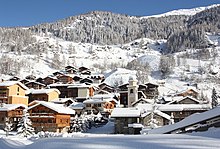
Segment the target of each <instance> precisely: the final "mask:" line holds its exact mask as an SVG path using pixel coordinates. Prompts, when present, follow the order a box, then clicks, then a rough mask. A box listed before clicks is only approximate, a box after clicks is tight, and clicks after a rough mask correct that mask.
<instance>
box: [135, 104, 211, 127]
mask: <svg viewBox="0 0 220 149" xmlns="http://www.w3.org/2000/svg"><path fill="white" fill-rule="evenodd" d="M155 106H156V107H157V110H159V111H161V112H164V113H166V114H168V115H170V116H171V115H173V120H174V122H175V123H176V122H179V121H181V120H183V119H184V118H186V117H188V116H190V115H192V114H194V113H201V112H204V111H207V110H209V109H210V105H209V104H155ZM136 108H139V109H142V110H145V111H152V104H137V105H136Z"/></svg>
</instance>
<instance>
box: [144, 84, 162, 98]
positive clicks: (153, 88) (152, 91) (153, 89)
mask: <svg viewBox="0 0 220 149" xmlns="http://www.w3.org/2000/svg"><path fill="white" fill-rule="evenodd" d="M145 85H146V86H147V89H146V93H145V95H146V98H148V99H154V98H157V97H158V95H159V92H158V87H159V85H157V84H153V83H146V84H145Z"/></svg>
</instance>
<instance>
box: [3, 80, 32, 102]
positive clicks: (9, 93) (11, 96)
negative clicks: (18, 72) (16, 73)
mask: <svg viewBox="0 0 220 149" xmlns="http://www.w3.org/2000/svg"><path fill="white" fill-rule="evenodd" d="M26 90H28V88H27V87H26V86H25V85H24V84H22V83H21V82H18V81H4V82H1V83H0V103H6V104H24V105H26V106H27V105H28V97H27V96H25V91H26Z"/></svg>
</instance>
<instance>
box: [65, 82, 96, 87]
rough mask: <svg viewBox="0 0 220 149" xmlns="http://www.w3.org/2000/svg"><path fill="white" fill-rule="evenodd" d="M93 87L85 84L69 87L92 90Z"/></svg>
mask: <svg viewBox="0 0 220 149" xmlns="http://www.w3.org/2000/svg"><path fill="white" fill-rule="evenodd" d="M90 87H92V86H91V85H86V84H85V83H82V84H71V85H70V86H68V88H90Z"/></svg>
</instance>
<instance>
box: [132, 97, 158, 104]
mask: <svg viewBox="0 0 220 149" xmlns="http://www.w3.org/2000/svg"><path fill="white" fill-rule="evenodd" d="M141 101H144V102H146V103H153V102H154V101H153V99H145V98H140V99H138V100H137V101H135V102H133V103H132V104H131V105H135V104H137V103H139V102H141Z"/></svg>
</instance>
